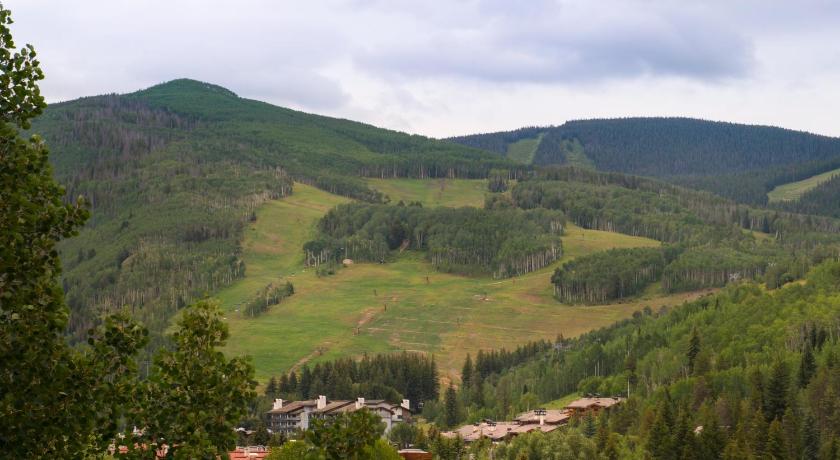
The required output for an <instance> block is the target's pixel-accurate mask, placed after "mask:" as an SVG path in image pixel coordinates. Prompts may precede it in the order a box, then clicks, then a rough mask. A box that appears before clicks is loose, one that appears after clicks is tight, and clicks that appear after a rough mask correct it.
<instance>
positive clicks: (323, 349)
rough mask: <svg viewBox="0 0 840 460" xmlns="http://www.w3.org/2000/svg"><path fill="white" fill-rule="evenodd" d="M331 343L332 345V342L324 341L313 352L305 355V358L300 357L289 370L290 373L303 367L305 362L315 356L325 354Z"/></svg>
mask: <svg viewBox="0 0 840 460" xmlns="http://www.w3.org/2000/svg"><path fill="white" fill-rule="evenodd" d="M330 345H331V342H323V343H322V344H321V345H319V346H318V348H316V349H315V350H314V351H313V352H312V353H309V354H308V355H306V356H304V357H303V358H300V359H299V360H298V362H296V363H295V365H294V366H292V368H291V369H289V372H290V373H291V372H293V371H294V372H296V371H297V370H298V369H300V368H301V367H303V365H304V364H306V363H308V362H309V361H311V360H313V359H314V358H317V357H318V356H321V355H323V354H324V353H326V352H327V350H329V349H330Z"/></svg>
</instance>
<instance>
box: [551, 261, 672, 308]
mask: <svg viewBox="0 0 840 460" xmlns="http://www.w3.org/2000/svg"><path fill="white" fill-rule="evenodd" d="M664 253H665V251H663V250H661V249H659V248H633V249H612V250H609V251H604V252H597V253H595V254H592V255H590V256H585V257H581V258H579V259H575V260H573V261H571V262H569V263H567V264H564V265H563V266H562V267H558V268H557V269H556V270H555V271H554V274H553V275H552V277H551V283H552V284H553V285H554V295H555V296H556V297H557V298H558V299H559V300H560V301H561V302H564V303H576V302H586V303H604V302H607V301H609V300H613V299H620V298H623V297H628V296H631V295H634V294H637V293H639V292H641V291H642V290H643V289H644V288H645V287H647V286H648V285H649V284H650V283H651V282H653V281H656V280H658V279H659V277H660V276H661V275H662V270H663V269H664V268H665V264H666V260H665V256H664Z"/></svg>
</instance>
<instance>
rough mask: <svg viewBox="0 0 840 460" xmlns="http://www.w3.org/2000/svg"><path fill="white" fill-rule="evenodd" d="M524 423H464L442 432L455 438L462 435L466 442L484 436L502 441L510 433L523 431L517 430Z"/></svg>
mask: <svg viewBox="0 0 840 460" xmlns="http://www.w3.org/2000/svg"><path fill="white" fill-rule="evenodd" d="M521 427H522V425H519V424H518V423H514V422H496V423H495V424H489V423H485V422H482V423H477V424H475V425H464V426H461V427H459V428H457V429H455V430H453V431H447V432H445V433H441V434H442V435H443V436H445V437H449V438H454V437H456V436H459V435H460V436H461V438H462V439H463V440H464V441H466V442H472V441H477V440H479V439H481V438H482V437H485V438H490V439H491V440H493V441H500V440H502V439H504V438H506V437H508V436H509V435H515V434H519V433H522V432H523V431H521V430H520V431H517V429H519V428H521Z"/></svg>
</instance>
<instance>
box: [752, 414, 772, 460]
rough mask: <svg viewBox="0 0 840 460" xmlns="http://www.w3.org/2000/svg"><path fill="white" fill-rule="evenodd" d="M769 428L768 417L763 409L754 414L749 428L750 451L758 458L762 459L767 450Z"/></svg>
mask: <svg viewBox="0 0 840 460" xmlns="http://www.w3.org/2000/svg"><path fill="white" fill-rule="evenodd" d="M768 428H769V427H768V424H767V417H765V416H764V412H763V411H762V410H761V409H758V411H756V412H755V413H753V415H752V420H751V423H750V426H749V445H750V450H752V452H753V454H754V455H755V456H756V458H761V457H762V456H763V455H764V451H765V449H766V448H767V430H768Z"/></svg>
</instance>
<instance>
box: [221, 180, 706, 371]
mask: <svg viewBox="0 0 840 460" xmlns="http://www.w3.org/2000/svg"><path fill="white" fill-rule="evenodd" d="M429 182H430V183H432V184H433V183H434V182H435V181H429ZM461 182H466V181H454V182H450V183H449V184H448V187H447V188H446V192H445V193H444V194H443V195H438V194H437V193H433V194H431V196H430V195H428V194H426V193H425V192H422V191H423V190H424V189H423V188H421V187H419V184H418V183H417V182H416V181H412V180H394V181H391V182H389V183H388V184H387V185H388V186H389V187H391V190H392V191H399V190H402V192H401V194H400V195H401V196H404V197H407V198H408V197H410V198H408V199H414V198H418V197H423V196H427V197H430V198H431V200H432V201H431V202H429V201H427V202H425V203H424V204H425V205H433V203H435V202H438V203H461V202H463V201H462V200H463V196H462V193H461V191H462V190H465V189H470V188H472V187H473V185H472V184H471V183H461ZM475 182H480V183H483V181H475ZM418 189H419V190H421V192H422V193H418V192H417V190H418ZM478 196H480V195H478V194H476V195H475V197H474V198H473V200H475V199H477V197H478ZM343 200H344V199H343V198H340V197H336V196H334V195H330V194H328V193H325V192H322V191H320V190H317V189H314V188H311V187H307V186H303V185H296V193H295V194H294V195H292V196H290V197H287V198H284V199H281V200H277V201H273V202H270V203H268V204H266V205H264V206H263V207H262V208H260V210H259V211H258V213H257V221H256V222H255V223H254V224H253V225H252V226H250V228H249V229H248V230H247V231H246V232H245V240H244V247H245V251H244V253H243V258H244V260H245V263H246V266H247V267H248V268H247V271H246V276H245V277H244V278H243V279H241V280H239V281H237V282H236V283H234V284H233V285H231V286H230V287H229V288H227V289H224V290H222V291H220V292H219V293H218V294H217V296H218V297H219V298H220V299H222V301H223V304H224V306H225V308H226V309H227V310H228V321H229V324H230V327H231V340H230V344H229V346H228V349H227V351H228V352H229V353H231V354H250V355H251V356H253V358H254V361H255V364H256V367H257V375H258V377H259V378H260V379H261V380H264V379H265V378H267V377H268V376H270V375H276V374H277V373H280V372H283V371H286V370H288V369H289V368H291V367H294V366H296V365H300V364H302V363H304V362H311V361H317V360H319V359H329V358H335V357H339V356H347V355H358V354H361V353H365V352H368V353H370V352H377V351H389V350H418V351H422V352H428V353H434V354H435V355H436V357H437V358H438V362H439V364H440V367H441V369H442V371H443V373H444V374H445V375H449V376H454V375H456V374H457V372H458V371H459V370H460V369H459V365H460V362H461V360H462V359H463V357H464V356H465V355H466V353H468V352H471V353H475V352H476V351H477V350H478V349H491V348H499V347H508V348H512V347H515V346H516V345H519V344H521V343H523V342H525V341H528V340H533V339H538V338H553V337H555V336H556V335H557V334H560V333H562V334H564V335H565V336H576V335H579V334H581V333H584V332H586V331H589V330H591V329H593V328H598V327H601V326H605V325H608V324H611V323H613V322H614V321H616V320H618V319H621V318H624V317H627V316H629V315H630V314H632V312H633V311H636V310H640V309H642V308H643V307H644V306H648V305H649V306H652V307H653V308H657V307H658V306H661V305H665V304H668V305H674V304H679V303H682V302H683V301H684V300H685V299H689V298H693V297H695V296H696V295H698V294H697V293H691V294H682V295H674V296H660V295H658V294H657V293H652V294H650V295H647V296H642V297H640V298H638V299H635V300H632V301H627V302H625V303H620V304H613V305H603V306H589V307H571V306H564V305H559V304H558V303H557V302H556V300H554V298H553V297H552V290H551V285H550V282H549V280H550V277H551V273H552V271H553V268H554V267H555V266H556V265H557V264H555V265H553V266H551V267H548V268H546V269H543V270H540V271H538V272H535V273H531V274H528V275H526V276H523V277H518V278H512V279H506V280H494V279H491V278H469V277H463V276H457V275H450V274H444V273H439V272H436V271H434V269H433V268H432V267H431V265H430V264H428V263H427V262H426V261H424V260H423V259H422V257H421V256H420V255H419V254H417V253H413V252H408V253H405V254H403V255H402V256H401V257H399V258H398V260H397V261H396V262H394V263H389V264H385V265H379V264H354V265H352V266H350V267H347V268H343V269H341V270H339V271H338V273H337V274H336V275H334V276H329V277H324V278H318V277H317V276H316V275H315V273H314V272H313V271H312V270H305V269H304V268H303V264H302V252H301V251H300V247H301V245H302V244H303V243H304V242H305V241H306V240H307V239H308V238H310V237H311V235H312V234H313V233H314V225H315V222H316V221H317V219H318V218H319V217H320V216H321V215H322V214H323V213H324V212H326V210H327V209H328V208H329V207H331V206H333V205H335V204H337V203H339V202H342V201H343ZM658 244H659V243H658V242H656V241H653V240H649V239H645V238H637V237H631V236H627V235H622V234H618V233H610V232H600V231H592V230H583V229H580V228H578V227H574V226H573V227H571V228H570V229H569V231H568V233H567V236H566V237H565V238H564V248H565V250H566V256H565V257H564V259H563V260H562V261H560V262H558V263H563V262H564V261H567V260H571V259H572V258H574V257H578V256H581V255H584V254H589V253H592V252H595V251H601V250H605V249H609V248H613V247H633V246H653V245H658ZM289 249H292V250H291V252H289V251H288V250H289ZM284 280H289V281H291V282H292V283H294V285H295V291H296V293H295V295H294V296H293V297H291V298H289V299H287V300H285V301H284V302H283V303H281V304H280V305H277V306H274V307H272V308H271V309H270V310H269V311H268V312H267V313H265V314H263V315H261V316H259V317H256V318H245V317H242V316H240V315H239V314H238V313H237V312H236V311H235V310H236V306H237V305H238V304H241V303H242V302H243V301H245V300H247V299H248V298H250V296H252V295H253V293H254V292H256V290H258V289H259V288H261V287H263V286H265V285H266V284H268V283H270V282H272V281H284Z"/></svg>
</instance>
